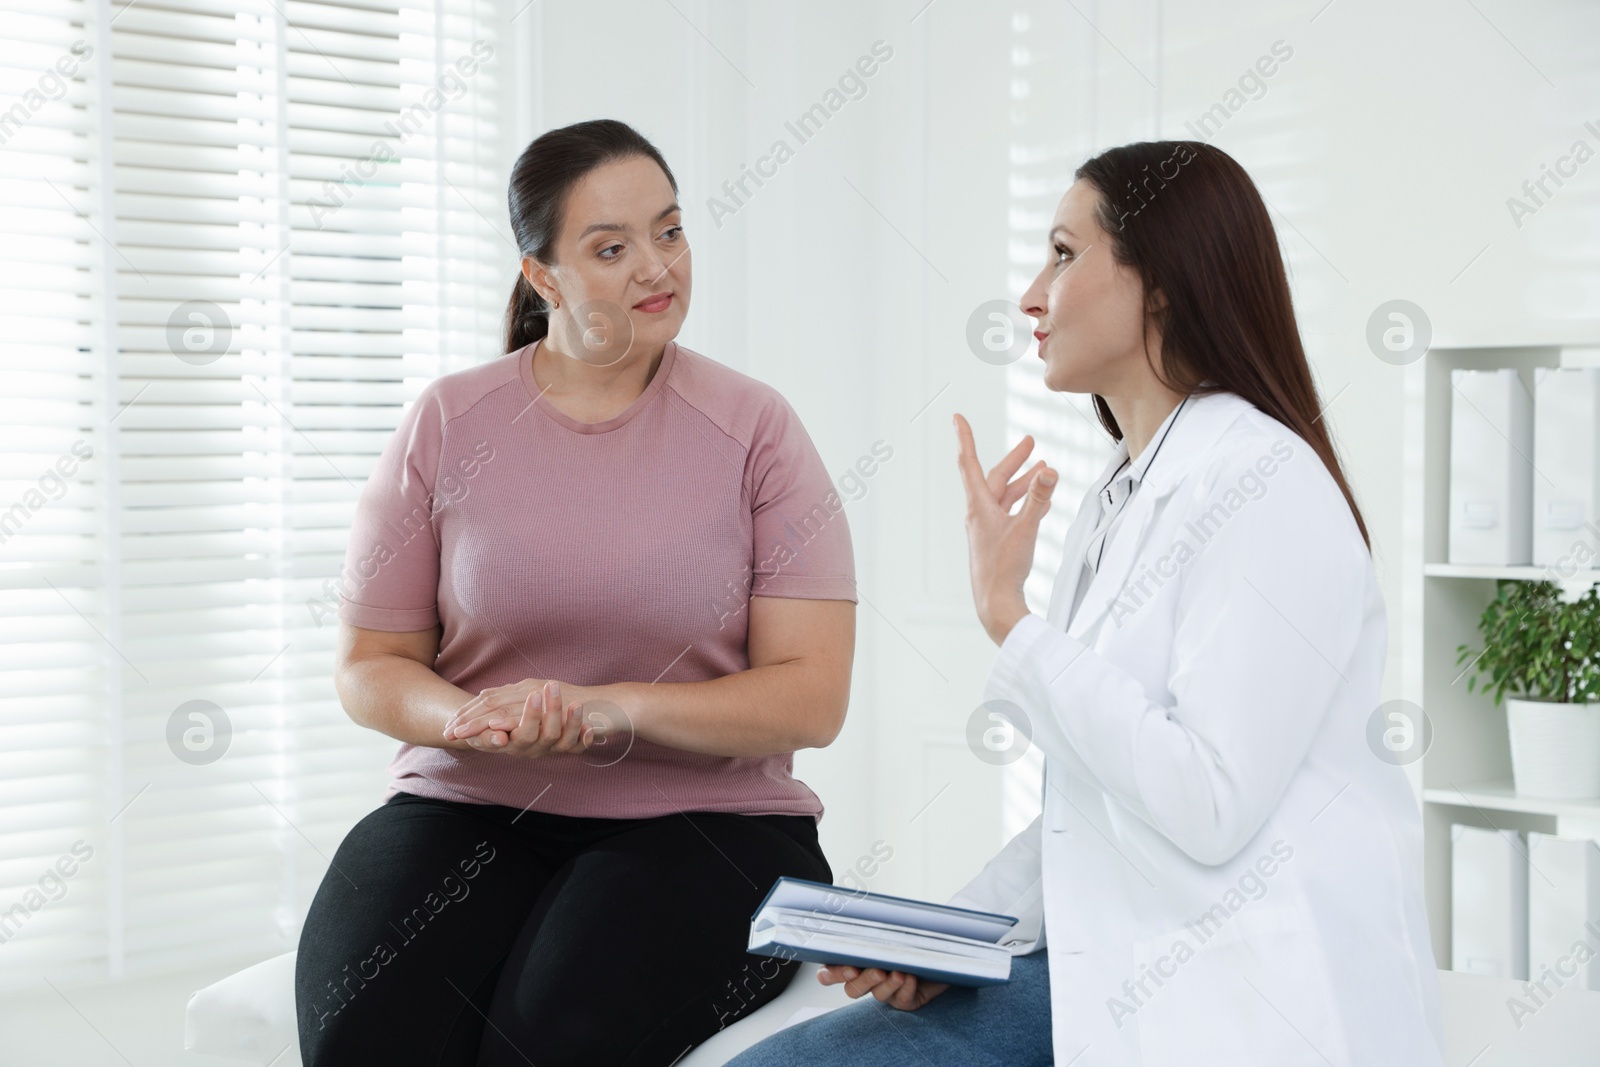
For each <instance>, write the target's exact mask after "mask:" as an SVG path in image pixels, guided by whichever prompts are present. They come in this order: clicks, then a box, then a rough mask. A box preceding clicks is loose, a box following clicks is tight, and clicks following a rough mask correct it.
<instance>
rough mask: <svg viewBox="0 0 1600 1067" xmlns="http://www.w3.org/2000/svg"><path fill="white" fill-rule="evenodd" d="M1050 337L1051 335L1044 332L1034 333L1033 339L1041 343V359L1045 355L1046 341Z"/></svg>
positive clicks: (1035, 331) (1036, 331) (1037, 331)
mask: <svg viewBox="0 0 1600 1067" xmlns="http://www.w3.org/2000/svg"><path fill="white" fill-rule="evenodd" d="M1049 336H1050V335H1049V334H1048V333H1046V332H1045V331H1043V330H1034V331H1033V339H1034V340H1035V341H1038V342H1039V355H1040V357H1041V358H1042V357H1043V355H1044V339H1045V338H1046V337H1049Z"/></svg>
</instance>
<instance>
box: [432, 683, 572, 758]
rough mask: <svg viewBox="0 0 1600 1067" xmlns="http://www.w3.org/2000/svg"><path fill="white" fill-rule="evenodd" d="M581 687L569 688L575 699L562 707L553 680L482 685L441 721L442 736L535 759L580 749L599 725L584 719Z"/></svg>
mask: <svg viewBox="0 0 1600 1067" xmlns="http://www.w3.org/2000/svg"><path fill="white" fill-rule="evenodd" d="M582 690H583V687H582V686H567V687H566V694H567V695H568V696H570V695H571V694H572V693H573V692H574V691H577V692H578V693H579V697H578V699H575V700H569V701H567V702H566V703H565V705H563V701H562V697H563V690H562V685H561V683H560V682H558V681H556V680H555V679H554V678H549V679H538V678H527V679H524V680H523V681H520V682H513V683H512V684H510V685H501V686H495V687H493V688H490V689H485V690H483V691H482V692H481V693H479V694H478V695H477V696H475V697H473V698H472V699H471V700H469V701H467V702H466V703H465V704H463V705H462V706H461V708H460V710H458V711H457V712H456V713H455V714H454V715H453V716H451V718H450V721H449V722H447V723H445V727H444V736H445V739H446V740H461V741H465V742H466V743H467V744H468V745H469V746H471V747H472V748H474V749H476V750H478V751H479V752H504V753H506V754H508V755H512V756H523V757H525V758H527V759H537V758H538V757H540V756H546V755H549V754H550V753H552V752H582V751H584V750H585V749H587V748H588V747H589V745H590V744H592V743H593V741H594V736H595V734H596V732H597V731H598V730H601V729H603V727H602V726H600V725H598V724H596V723H593V722H585V721H584V715H583V698H582V695H581V694H582Z"/></svg>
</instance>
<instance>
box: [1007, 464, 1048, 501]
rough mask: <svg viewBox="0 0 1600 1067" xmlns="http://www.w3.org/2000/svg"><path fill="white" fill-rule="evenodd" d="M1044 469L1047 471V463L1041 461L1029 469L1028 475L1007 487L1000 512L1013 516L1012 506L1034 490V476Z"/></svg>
mask: <svg viewBox="0 0 1600 1067" xmlns="http://www.w3.org/2000/svg"><path fill="white" fill-rule="evenodd" d="M1043 469H1045V462H1044V460H1042V459H1041V460H1039V461H1038V462H1037V463H1035V464H1034V465H1033V466H1031V467H1029V468H1028V471H1027V473H1026V474H1023V475H1021V476H1020V477H1018V478H1016V479H1015V480H1014V481H1012V483H1011V484H1010V485H1008V486H1006V488H1005V492H1003V493H1001V494H1000V510H1001V511H1003V512H1005V513H1006V514H1008V515H1009V514H1011V505H1013V504H1015V503H1016V502H1017V501H1019V500H1021V499H1022V495H1023V494H1024V493H1026V492H1027V491H1028V490H1029V489H1030V488H1032V486H1033V477H1034V475H1036V474H1038V473H1039V472H1040V471H1041V470H1043Z"/></svg>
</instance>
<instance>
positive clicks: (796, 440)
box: [745, 392, 856, 603]
mask: <svg viewBox="0 0 1600 1067" xmlns="http://www.w3.org/2000/svg"><path fill="white" fill-rule="evenodd" d="M745 474H746V478H747V484H748V486H749V493H750V501H751V507H750V513H751V520H752V522H751V572H752V577H751V586H750V595H751V596H770V597H794V598H799V599H809V600H848V601H850V602H851V603H855V602H856V582H855V556H854V553H853V550H852V547H851V543H850V526H849V523H848V522H847V521H846V519H845V513H844V501H843V500H842V499H841V498H840V496H839V494H838V491H837V490H835V488H834V485H833V479H832V478H831V477H830V476H829V475H828V471H827V468H826V467H824V466H823V463H822V457H821V456H820V455H818V453H817V449H816V446H815V445H814V444H813V443H812V441H811V437H810V435H809V434H807V433H806V429H805V426H804V425H803V424H802V423H801V422H800V418H799V416H798V415H796V414H795V412H794V409H793V408H791V407H790V406H789V403H788V402H787V401H786V400H784V399H783V397H782V396H781V395H779V394H778V393H776V392H772V393H769V394H768V402H767V405H766V408H765V410H764V411H763V413H762V416H761V417H760V419H759V420H758V421H757V424H756V430H755V436H754V439H753V440H752V441H751V444H750V452H749V454H748V456H747V458H746V472H745Z"/></svg>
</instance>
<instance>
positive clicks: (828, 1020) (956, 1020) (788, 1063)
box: [727, 948, 1053, 1067]
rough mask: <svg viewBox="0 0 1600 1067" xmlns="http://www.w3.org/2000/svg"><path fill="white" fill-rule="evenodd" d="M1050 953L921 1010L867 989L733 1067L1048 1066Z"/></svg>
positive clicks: (1019, 959) (1017, 961)
mask: <svg viewBox="0 0 1600 1067" xmlns="http://www.w3.org/2000/svg"><path fill="white" fill-rule="evenodd" d="M1048 952H1049V950H1048V949H1043V948H1042V949H1039V950H1038V951H1037V952H1032V953H1029V954H1028V955H1026V956H1014V957H1012V960H1011V980H1010V981H1009V982H1004V983H1001V984H1000V985H992V986H982V987H979V988H975V989H974V988H968V987H965V986H951V987H950V988H949V989H947V990H945V991H944V992H943V993H941V994H939V995H938V996H936V997H934V998H933V999H932V1000H930V1001H928V1003H926V1004H924V1005H923V1006H922V1007H920V1008H918V1009H917V1010H916V1011H901V1010H899V1009H898V1008H891V1007H889V1006H888V1005H887V1004H884V1003H882V1002H880V1001H879V1000H878V999H877V998H876V997H874V996H873V995H872V994H870V993H868V994H866V995H865V996H863V997H862V998H861V999H860V1000H858V1001H856V1002H855V1003H854V1004H850V1005H847V1006H845V1007H843V1008H837V1009H835V1010H833V1011H830V1012H829V1013H828V1014H826V1015H819V1016H817V1017H816V1018H814V1019H807V1020H806V1021H805V1022H802V1023H796V1024H795V1025H794V1026H791V1027H788V1028H787V1029H784V1030H779V1031H778V1032H777V1033H775V1034H773V1035H772V1036H771V1037H769V1038H767V1039H766V1040H765V1041H762V1042H760V1043H759V1044H755V1045H752V1046H751V1047H750V1048H748V1049H746V1050H745V1051H744V1052H742V1053H740V1054H739V1055H737V1056H735V1057H734V1058H733V1059H731V1060H729V1061H728V1063H727V1067H799V1065H804V1067H818V1065H826V1064H849V1065H854V1064H861V1063H870V1064H872V1065H873V1067H947V1065H948V1067H1049V1065H1050V1063H1051V1062H1052V1059H1053V1052H1052V1049H1051V1044H1050V967H1049V961H1048ZM808 980H809V981H816V979H815V978H810V979H808Z"/></svg>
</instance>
